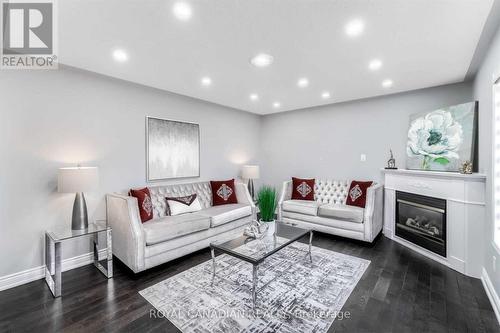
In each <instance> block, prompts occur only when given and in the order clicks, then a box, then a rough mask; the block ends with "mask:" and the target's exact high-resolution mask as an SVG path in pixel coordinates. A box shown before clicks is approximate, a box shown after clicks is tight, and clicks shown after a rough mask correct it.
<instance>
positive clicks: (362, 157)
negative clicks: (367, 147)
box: [360, 154, 366, 162]
mask: <svg viewBox="0 0 500 333" xmlns="http://www.w3.org/2000/svg"><path fill="white" fill-rule="evenodd" d="M360 161H361V162H366V155H365V154H361V157H360Z"/></svg>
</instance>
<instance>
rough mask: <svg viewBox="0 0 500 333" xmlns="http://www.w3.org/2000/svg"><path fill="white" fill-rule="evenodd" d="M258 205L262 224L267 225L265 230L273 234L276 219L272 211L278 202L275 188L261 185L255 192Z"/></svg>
mask: <svg viewBox="0 0 500 333" xmlns="http://www.w3.org/2000/svg"><path fill="white" fill-rule="evenodd" d="M257 199H258V205H259V210H260V220H259V222H260V223H261V224H262V225H267V232H268V233H270V234H274V230H275V228H276V226H275V225H276V220H275V219H274V212H275V211H276V206H277V204H278V201H277V195H276V189H275V188H273V187H270V186H263V187H261V188H260V190H259V192H258V193H257Z"/></svg>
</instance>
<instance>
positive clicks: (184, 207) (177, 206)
mask: <svg viewBox="0 0 500 333" xmlns="http://www.w3.org/2000/svg"><path fill="white" fill-rule="evenodd" d="M165 200H167V215H168V216H174V215H181V214H186V213H193V212H197V211H199V210H201V204H200V201H199V200H198V197H197V194H196V193H194V194H191V195H186V196H183V197H165Z"/></svg>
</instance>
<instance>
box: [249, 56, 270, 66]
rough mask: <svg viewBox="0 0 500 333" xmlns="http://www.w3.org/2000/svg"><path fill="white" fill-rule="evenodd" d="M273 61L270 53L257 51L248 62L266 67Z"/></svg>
mask: <svg viewBox="0 0 500 333" xmlns="http://www.w3.org/2000/svg"><path fill="white" fill-rule="evenodd" d="M273 61H274V57H273V56H272V55H270V54H266V53H259V54H257V55H256V56H255V57H253V58H252V59H250V63H251V64H252V65H254V66H256V67H267V66H269V65H271V64H272V63H273Z"/></svg>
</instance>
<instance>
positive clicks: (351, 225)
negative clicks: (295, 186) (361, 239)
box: [282, 212, 365, 232]
mask: <svg viewBox="0 0 500 333" xmlns="http://www.w3.org/2000/svg"><path fill="white" fill-rule="evenodd" d="M282 218H283V221H290V222H292V223H293V221H303V222H308V223H311V224H317V225H321V226H325V227H328V228H335V229H343V230H350V231H354V232H364V229H365V225H364V224H363V223H356V222H351V221H345V220H339V219H334V218H331V217H322V216H312V215H305V214H299V213H293V212H283V215H282ZM312 229H313V230H314V228H312Z"/></svg>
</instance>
